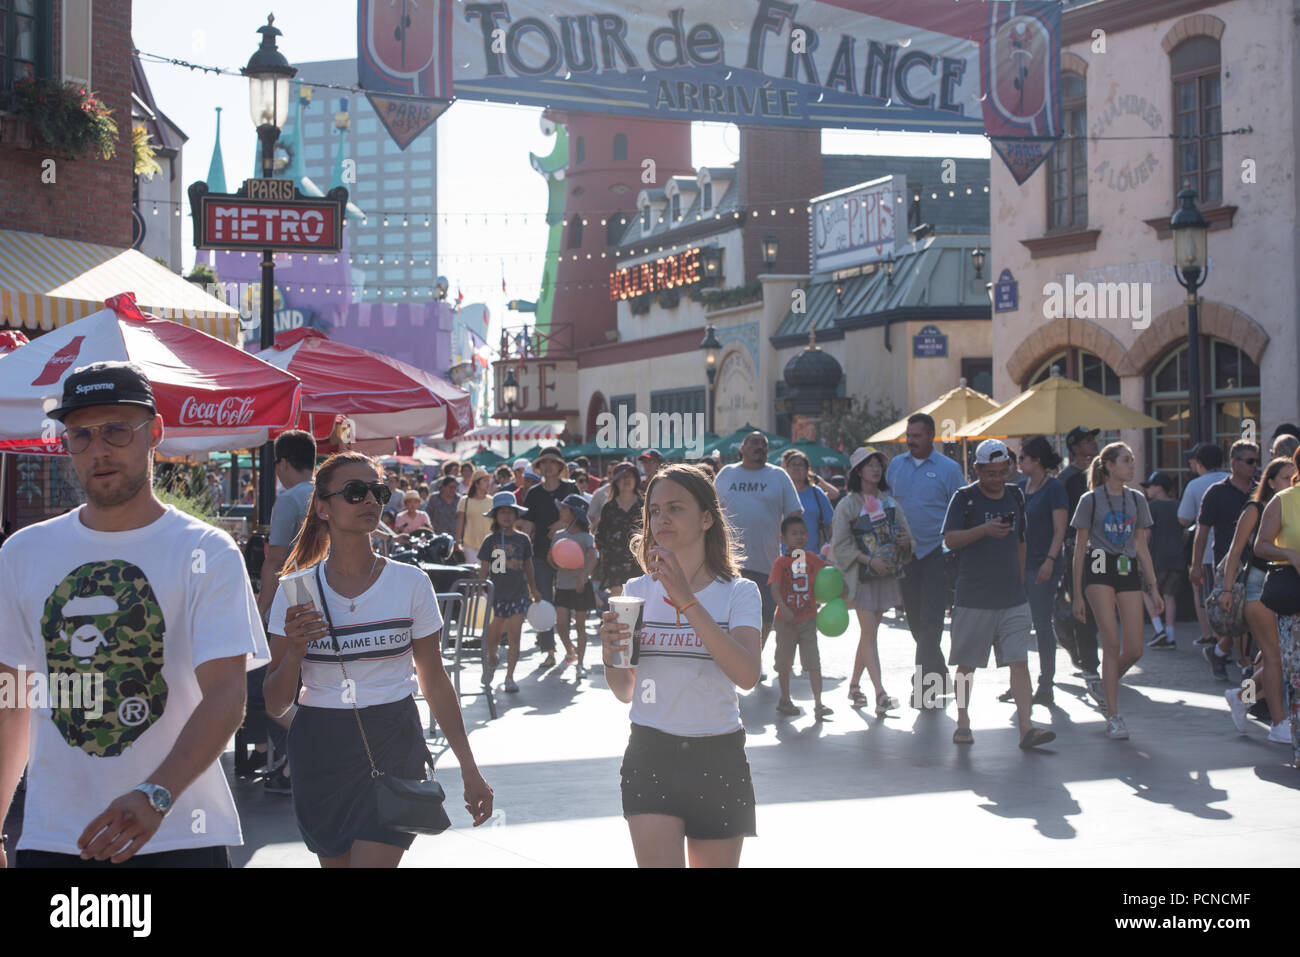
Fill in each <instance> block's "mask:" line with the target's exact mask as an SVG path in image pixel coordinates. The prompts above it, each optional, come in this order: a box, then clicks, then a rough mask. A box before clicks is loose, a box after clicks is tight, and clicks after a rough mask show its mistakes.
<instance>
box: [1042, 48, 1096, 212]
mask: <svg viewBox="0 0 1300 957" xmlns="http://www.w3.org/2000/svg"><path fill="white" fill-rule="evenodd" d="M1061 125H1062V126H1063V127H1064V129H1065V132H1066V133H1067V134H1069V135H1070V136H1074V137H1077V139H1068V140H1064V141H1062V142H1060V143H1057V144H1056V149H1054V150H1052V153H1051V156H1050V158H1049V159H1050V163H1051V174H1050V175H1049V176H1048V177H1047V228H1048V229H1083V228H1084V227H1085V226H1087V225H1088V141H1087V139H1085V138H1084V137H1086V136H1087V133H1088V103H1087V97H1086V96H1085V85H1084V79H1083V77H1082V76H1081V75H1080V74H1078V73H1073V72H1070V71H1065V72H1063V73H1062V74H1061Z"/></svg>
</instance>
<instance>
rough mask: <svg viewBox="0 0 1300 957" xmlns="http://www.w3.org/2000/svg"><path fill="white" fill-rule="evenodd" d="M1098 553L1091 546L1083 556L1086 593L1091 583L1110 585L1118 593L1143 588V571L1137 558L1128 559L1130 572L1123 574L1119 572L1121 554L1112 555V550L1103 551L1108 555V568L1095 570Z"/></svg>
mask: <svg viewBox="0 0 1300 957" xmlns="http://www.w3.org/2000/svg"><path fill="white" fill-rule="evenodd" d="M1096 553H1097V550H1096V549H1094V548H1090V549H1088V551H1087V553H1086V554H1085V555H1084V556H1083V588H1084V592H1085V593H1086V592H1087V589H1088V586H1089V585H1108V586H1109V587H1111V588H1113V589H1115V592H1116V594H1118V593H1119V592H1126V591H1141V590H1142V573H1141V572H1140V571H1139V570H1138V561H1137V559H1136V558H1130V559H1129V560H1128V574H1127V575H1121V574H1120V572H1119V559H1120V556H1119V555H1112V554H1111V553H1110V552H1102V554H1103V555H1105V556H1106V568H1105V570H1104V571H1100V572H1095V571H1093V570H1092V568H1093V564H1094V563H1095V562H1096V560H1097V556H1096Z"/></svg>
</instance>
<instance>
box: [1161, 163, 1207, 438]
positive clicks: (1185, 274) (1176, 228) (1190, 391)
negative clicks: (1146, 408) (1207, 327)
mask: <svg viewBox="0 0 1300 957" xmlns="http://www.w3.org/2000/svg"><path fill="white" fill-rule="evenodd" d="M1178 199H1179V202H1180V204H1181V205H1180V206H1179V207H1178V209H1176V210H1175V211H1174V215H1173V216H1172V217H1171V218H1170V220H1169V228H1170V230H1171V231H1172V232H1173V234H1174V276H1175V277H1176V278H1177V279H1178V284H1179V285H1180V286H1182V287H1183V288H1184V289H1186V290H1187V404H1188V413H1189V421H1188V425H1189V428H1190V429H1191V435H1190V439H1191V444H1192V445H1195V444H1196V443H1197V442H1204V441H1205V440H1206V439H1205V436H1204V435H1203V434H1202V428H1203V422H1202V420H1203V415H1202V412H1203V411H1204V410H1203V408H1202V406H1203V405H1204V402H1203V399H1202V396H1201V327H1200V315H1199V310H1198V307H1199V305H1200V301H1199V299H1198V297H1197V294H1196V291H1197V290H1198V289H1200V288H1201V286H1202V285H1204V283H1205V279H1206V277H1207V276H1209V273H1210V260H1209V256H1208V254H1207V251H1206V242H1205V234H1206V233H1207V232H1209V229H1210V224H1209V223H1207V222H1206V221H1205V217H1204V216H1202V215H1201V211H1200V210H1199V209H1197V208H1196V190H1194V189H1192V188H1191V186H1190V185H1189V184H1186V183H1184V184H1183V188H1182V189H1181V190H1179V192H1178Z"/></svg>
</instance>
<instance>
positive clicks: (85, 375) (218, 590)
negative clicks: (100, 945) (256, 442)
mask: <svg viewBox="0 0 1300 957" xmlns="http://www.w3.org/2000/svg"><path fill="white" fill-rule="evenodd" d="M49 416H50V418H52V419H55V420H57V421H60V422H62V423H63V425H64V427H65V429H66V431H65V432H64V434H63V436H62V442H63V446H64V449H65V451H67V452H68V454H69V456H70V458H71V462H72V467H73V469H74V470H75V472H76V474H77V478H78V480H79V481H80V483H81V486H82V489H83V490H84V492H85V496H86V504H85V505H82V506H81V507H79V508H77V509H73V510H72V511H71V512H69V513H67V514H66V515H61V516H59V517H58V518H54V519H50V520H49V521H46V522H42V523H40V524H37V525H33V526H30V527H28V528H24V529H22V530H21V531H19V532H18V533H17V534H15V535H14V536H13V537H12V538H10V539H9V540H7V541H6V542H5V544H4V547H3V549H0V819H3V816H4V815H5V814H7V813H8V807H9V802H10V800H11V798H12V796H13V793H14V789H15V787H16V786H17V784H18V780H19V777H20V776H21V774H22V771H23V767H24V766H27V768H28V784H27V797H26V801H25V804H24V817H23V827H22V837H21V839H20V840H19V842H18V847H17V853H16V855H15V856H16V863H17V865H18V866H19V867H68V866H78V865H81V866H100V867H111V866H114V865H123V864H125V866H129V867H150V866H154V867H205V866H208V867H221V866H226V867H228V866H229V864H230V854H229V850H228V847H229V846H230V845H237V844H241V843H242V836H241V834H240V829H239V817H238V814H237V813H236V811H235V805H234V801H233V799H232V798H231V795H230V789H229V787H228V786H227V784H226V779H225V776H224V775H223V774H222V771H221V766H220V764H219V763H218V759H219V758H220V756H221V753H222V752H223V751H224V750H225V748H226V745H227V744H228V743H229V741H230V737H231V735H233V734H234V732H235V730H236V729H237V728H238V727H239V724H240V721H241V720H242V718H243V713H244V698H245V681H244V674H245V670H246V669H250V668H255V667H257V666H258V665H260V664H262V663H264V662H265V661H267V660H268V658H269V655H268V653H267V647H266V636H265V633H264V632H263V630H262V624H261V619H260V618H259V616H258V614H257V605H256V602H255V600H254V598H253V593H252V588H251V587H250V585H249V581H248V575H247V572H246V571H245V567H244V562H243V558H242V556H241V555H240V553H239V550H238V549H237V548H236V546H235V543H234V542H233V541H232V540H231V538H230V536H229V535H227V534H226V533H225V532H223V531H220V530H219V529H216V528H214V527H212V526H210V525H206V524H204V523H202V522H199V521H198V520H196V519H193V518H191V517H190V516H189V515H187V514H185V513H184V512H181V511H179V510H177V509H176V508H174V507H172V506H164V505H163V504H162V503H161V502H159V501H158V499H157V498H156V497H155V496H154V494H153V487H152V479H153V450H154V449H155V448H156V447H157V446H158V444H159V443H160V442H161V441H162V438H163V420H162V416H160V415H159V414H158V412H157V407H156V405H155V403H154V396H153V389H152V386H151V385H150V383H149V381H148V379H146V378H145V377H144V374H143V373H142V372H141V371H140V369H139V368H138V367H136V366H134V365H132V364H130V363H125V362H97V363H94V364H92V365H89V366H83V367H81V368H79V369H77V370H76V371H74V372H73V373H71V374H70V375H68V376H67V377H66V379H65V380H64V383H63V399H62V404H61V405H59V407H58V408H55V409H53V410H52V411H51V412H50V413H49ZM29 742H30V753H29ZM5 863H6V858H5V853H4V850H3V849H0V866H3V865H4V864H5Z"/></svg>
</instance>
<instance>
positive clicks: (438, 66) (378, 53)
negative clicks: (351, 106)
mask: <svg viewBox="0 0 1300 957" xmlns="http://www.w3.org/2000/svg"><path fill="white" fill-rule="evenodd" d="M453 6H454V4H452V3H450V2H446V0H357V82H358V85H359V86H361V87H362V88H363V89H365V90H373V91H374V92H372V93H367V94H366V98H367V99H368V100H370V105H371V106H373V107H374V108H375V112H376V113H377V114H379V120H380V122H381V123H383V124H384V128H385V129H386V130H388V133H389V135H390V136H392V137H393V139H394V141H396V143H397V145H398V146H400V147H401V148H402V149H406V148H407V147H408V146H410V145H411V143H412V142H414V140H415V138H416V137H417V136H419V135H420V134H421V133H423V132H424V131H425V130H426V129H428V128H429V127H430V126H432V125H433V121H434V120H436V119H437V118H438V116H439V115H440V114H441V113H442V111H443V110H445V109H446V108H447V105H448V102H449V101H450V99H451V88H452V72H451V67H452V61H451V57H450V56H449V55H448V53H449V51H450V49H451V30H450V27H451V22H452V20H451V13H452V7H453ZM386 94H388V95H386Z"/></svg>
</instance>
